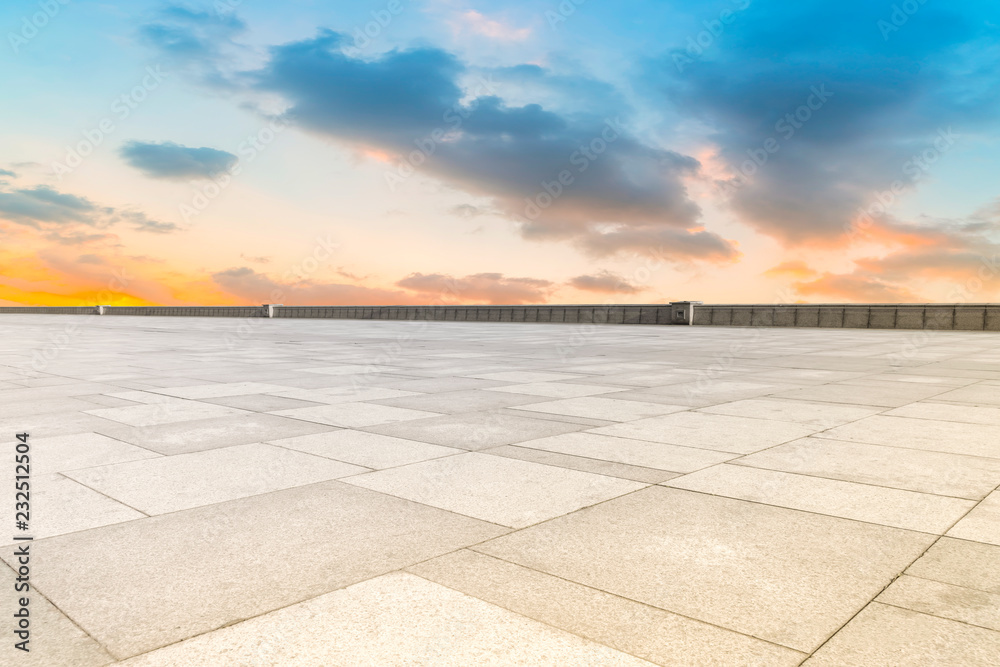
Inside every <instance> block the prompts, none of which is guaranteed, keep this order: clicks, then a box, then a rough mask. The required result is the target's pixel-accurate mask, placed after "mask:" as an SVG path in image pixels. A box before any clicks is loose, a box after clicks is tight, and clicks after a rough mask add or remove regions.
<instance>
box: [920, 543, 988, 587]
mask: <svg viewBox="0 0 1000 667" xmlns="http://www.w3.org/2000/svg"><path fill="white" fill-rule="evenodd" d="M997 563H1000V546H993V545H990V544H983V543H981V542H969V541H966V540H958V539H954V538H951V537H942V538H941V539H940V540H938V541H937V542H935V543H934V544H933V546H931V548H930V549H928V550H927V553H925V554H924V555H922V556H921V557H920V558H918V559H917V561H916V562H915V563H913V565H911V566H910V568H909V569H908V570H907V571H906V572H907V574H912V575H913V576H916V577H922V578H924V579H933V580H935V581H941V582H944V583H947V584H954V585H956V586H964V587H965V588H975V589H978V590H981V591H987V592H990V593H1000V568H998V567H997Z"/></svg>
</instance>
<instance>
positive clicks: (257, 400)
mask: <svg viewBox="0 0 1000 667" xmlns="http://www.w3.org/2000/svg"><path fill="white" fill-rule="evenodd" d="M201 401H202V402H203V403H211V404H213V405H224V406H226V407H227V408H236V409H237V410H251V411H253V412H277V411H279V410H293V409H295V408H313V407H316V406H317V405H323V403H319V402H317V401H300V400H298V399H295V398H286V397H284V396H274V395H271V394H241V395H239V396H222V397H221V398H204V399H201Z"/></svg>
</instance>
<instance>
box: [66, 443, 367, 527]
mask: <svg viewBox="0 0 1000 667" xmlns="http://www.w3.org/2000/svg"><path fill="white" fill-rule="evenodd" d="M363 472H368V468H364V467H361V466H355V465H350V464H348V463H343V462H341V461H332V460H330V459H325V458H320V457H316V456H312V455H310V454H305V453H302V452H296V451H292V450H289V449H285V448H283V447H275V446H273V445H265V444H251V445H236V446H234V447H223V448H221V449H211V450H208V451H204V452H193V453H190V454H178V455H176V456H164V457H159V458H156V459H151V460H146V461H132V462H129V463H118V464H115V465H108V466H101V467H97V468H88V469H86V470H76V471H72V472H67V473H65V474H66V476H67V477H70V478H71V479H75V480H76V481H78V482H80V483H81V484H84V485H86V486H88V487H90V488H92V489H96V490H97V491H100V492H101V493H103V494H104V495H106V496H109V497H110V498H114V499H116V500H119V501H121V502H123V503H125V504H126V505H128V506H130V507H134V508H136V509H138V510H141V511H142V512H145V513H146V514H165V513H167V512H176V511H178V510H184V509H190V508H192V507H199V506H201V505H211V504H213V503H221V502H225V501H227V500H234V499H236V498H246V497H248V496H255V495H259V494H262V493H269V492H271V491H278V490H281V489H287V488H291V487H295V486H303V485H305V484H313V483H316V482H324V481H327V480H330V479H337V478H338V477H347V476H348V475H356V474H358V473H363Z"/></svg>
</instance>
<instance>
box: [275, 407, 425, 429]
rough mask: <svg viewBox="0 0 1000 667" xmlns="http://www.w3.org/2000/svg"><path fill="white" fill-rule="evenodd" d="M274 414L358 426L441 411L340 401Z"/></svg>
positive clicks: (336, 424) (415, 417)
mask: <svg viewBox="0 0 1000 667" xmlns="http://www.w3.org/2000/svg"><path fill="white" fill-rule="evenodd" d="M274 414H276V415H279V416H283V417H291V418H293V419H301V420H303V421H310V422H315V423H317V424H328V425H330V426H341V427H346V428H356V427H359V426H375V425H377V424H389V423H392V422H401V421H409V420H412V419H420V418H421V417H437V416H438V414H439V413H436V412H427V411H424V410H410V409H407V408H395V407H390V406H387V405H376V404H374V403H339V404H337V405H321V406H319V407H316V408H299V409H296V410H280V411H278V412H275V413H274Z"/></svg>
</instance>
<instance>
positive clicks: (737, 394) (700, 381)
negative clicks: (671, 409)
mask: <svg viewBox="0 0 1000 667" xmlns="http://www.w3.org/2000/svg"><path fill="white" fill-rule="evenodd" d="M787 388H788V385H786V384H778V383H774V382H745V381H742V380H729V379H721V378H716V377H715V376H714V375H711V374H706V375H704V376H702V377H695V378H692V380H691V381H689V382H686V383H683V384H673V385H669V386H664V387H650V388H647V389H640V390H637V393H642V394H653V395H657V396H661V397H662V398H663V399H664V400H667V401H669V402H670V403H674V404H676V405H686V406H689V407H705V406H707V405H716V404H718V403H725V402H727V401H737V400H740V399H743V398H753V397H756V396H763V395H766V394H773V393H775V392H778V391H781V390H782V389H787Z"/></svg>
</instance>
